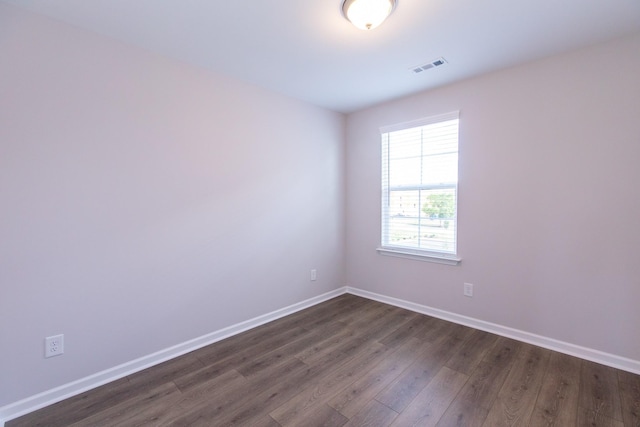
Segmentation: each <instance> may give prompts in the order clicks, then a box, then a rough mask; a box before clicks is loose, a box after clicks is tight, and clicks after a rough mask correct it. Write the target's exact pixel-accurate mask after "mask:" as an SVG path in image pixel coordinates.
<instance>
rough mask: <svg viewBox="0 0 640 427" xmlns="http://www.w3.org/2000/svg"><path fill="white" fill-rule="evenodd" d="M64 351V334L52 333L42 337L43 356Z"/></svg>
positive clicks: (57, 354)
mask: <svg viewBox="0 0 640 427" xmlns="http://www.w3.org/2000/svg"><path fill="white" fill-rule="evenodd" d="M62 353H64V335H63V334H60V335H53V336H51V337H46V338H45V339H44V357H53V356H59V355H61V354H62Z"/></svg>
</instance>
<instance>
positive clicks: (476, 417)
mask: <svg viewBox="0 0 640 427" xmlns="http://www.w3.org/2000/svg"><path fill="white" fill-rule="evenodd" d="M520 346H521V344H520V343H518V342H516V341H514V340H511V339H509V338H504V337H500V338H498V340H497V341H496V343H495V345H494V346H493V348H492V349H491V350H490V351H489V352H488V353H487V355H486V356H485V358H484V359H483V361H482V362H480V364H478V367H477V368H476V370H475V371H474V372H473V374H472V375H471V377H470V378H469V381H467V383H466V384H465V385H464V387H463V388H462V390H460V393H458V395H457V396H456V398H455V399H454V400H453V402H451V405H449V407H448V408H447V410H446V411H445V413H444V414H443V415H442V418H440V420H439V421H438V424H436V425H437V426H465V427H473V426H481V425H482V424H483V423H484V420H485V419H486V417H487V415H488V413H489V410H490V409H491V406H492V405H493V402H494V400H495V399H496V397H497V396H498V392H499V391H500V388H501V387H502V384H503V383H504V381H505V379H506V378H507V375H508V374H509V370H510V369H511V365H512V363H513V360H514V358H515V355H516V354H517V353H518V350H519V348H520Z"/></svg>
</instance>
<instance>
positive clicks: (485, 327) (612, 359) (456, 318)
mask: <svg viewBox="0 0 640 427" xmlns="http://www.w3.org/2000/svg"><path fill="white" fill-rule="evenodd" d="M347 293H350V294H353V295H357V296H361V297H363V298H368V299H372V300H375V301H379V302H383V303H385V304H389V305H394V306H396V307H400V308H406V309H407V310H411V311H415V312H417V313H422V314H426V315H428V316H432V317H437V318H439V319H443V320H447V321H449V322H453V323H458V324H460V325H464V326H469V327H471V328H474V329H480V330H482V331H486V332H490V333H493V334H496V335H501V336H504V337H507V338H512V339H514V340H517V341H522V342H526V343H529V344H533V345H537V346H539V347H543V348H546V349H549V350H553V351H557V352H560V353H564V354H568V355H570V356H575V357H579V358H580V359H585V360H590V361H592V362H596V363H600V364H602V365H606V366H610V367H612V368H616V369H621V370H623V371H628V372H632V373H634V374H639V375H640V361H638V360H633V359H627V358H625V357H621V356H616V355H615V354H610V353H605V352H602V351H599V350H594V349H591V348H587V347H581V346H579V345H575V344H570V343H567V342H563V341H558V340H555V339H553V338H548V337H543V336H541V335H536V334H532V333H530V332H525V331H520V330H518V329H513V328H509V327H507V326H502V325H497V324H495V323H491V322H485V321H484V320H478V319H474V318H472V317H467V316H462V315H460V314H456V313H451V312H448V311H444V310H439V309H437V308H433V307H429V306H426V305H422V304H416V303H413V302H410V301H405V300H401V299H398V298H393V297H389V296H386V295H380V294H376V293H374V292H369V291H364V290H362V289H358V288H352V287H349V286H348V287H347Z"/></svg>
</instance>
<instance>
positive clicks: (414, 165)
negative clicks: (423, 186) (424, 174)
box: [389, 157, 422, 187]
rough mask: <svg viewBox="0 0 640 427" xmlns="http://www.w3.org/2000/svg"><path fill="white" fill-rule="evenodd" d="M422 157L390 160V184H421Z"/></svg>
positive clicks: (393, 185)
mask: <svg viewBox="0 0 640 427" xmlns="http://www.w3.org/2000/svg"><path fill="white" fill-rule="evenodd" d="M420 160H421V159H420V157H410V158H400V159H394V160H391V161H390V162H389V185H390V186H392V187H396V186H401V185H419V184H420V172H421V171H422V168H421V167H420Z"/></svg>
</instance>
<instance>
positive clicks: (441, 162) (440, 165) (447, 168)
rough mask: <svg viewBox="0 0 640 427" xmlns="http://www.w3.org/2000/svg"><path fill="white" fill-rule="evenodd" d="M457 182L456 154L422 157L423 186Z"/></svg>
mask: <svg viewBox="0 0 640 427" xmlns="http://www.w3.org/2000/svg"><path fill="white" fill-rule="evenodd" d="M457 181H458V153H448V154H441V155H433V156H426V157H424V161H423V165H422V183H423V184H441V183H449V184H452V183H455V182H457Z"/></svg>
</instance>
